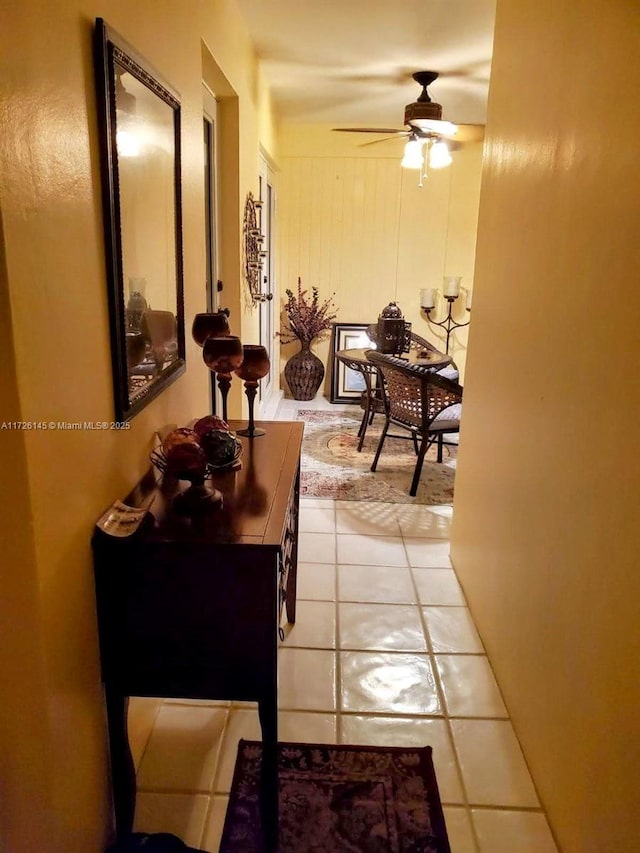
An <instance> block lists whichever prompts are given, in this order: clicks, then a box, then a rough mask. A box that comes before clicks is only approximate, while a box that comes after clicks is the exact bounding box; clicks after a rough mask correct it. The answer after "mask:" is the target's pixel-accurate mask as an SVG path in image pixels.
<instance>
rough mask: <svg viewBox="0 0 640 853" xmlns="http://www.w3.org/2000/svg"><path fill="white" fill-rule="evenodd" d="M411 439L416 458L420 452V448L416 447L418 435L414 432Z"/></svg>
mask: <svg viewBox="0 0 640 853" xmlns="http://www.w3.org/2000/svg"><path fill="white" fill-rule="evenodd" d="M411 438H412V439H413V449H414V450H415V452H416V456H417V455H418V453H419V452H420V448H419V447H418V435H417V433H416V432H412V433H411Z"/></svg>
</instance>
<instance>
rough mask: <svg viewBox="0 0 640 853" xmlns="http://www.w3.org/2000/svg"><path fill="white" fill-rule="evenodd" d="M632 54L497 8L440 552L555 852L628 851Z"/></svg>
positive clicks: (638, 588)
mask: <svg viewBox="0 0 640 853" xmlns="http://www.w3.org/2000/svg"><path fill="white" fill-rule="evenodd" d="M639 52H640V9H639V8H638V6H637V4H634V3H631V2H625V0H613V2H609V3H602V2H599V0H583V2H581V3H575V2H572V0H542V2H541V0H521V2H519V3H511V2H509V0H498V9H497V19H496V34H495V50H494V60H493V68H492V82H491V91H490V100H489V115H488V123H487V139H486V145H485V170H484V174H483V181H482V188H481V200H480V214H479V226H478V249H477V260H476V270H475V294H474V323H473V326H472V327H471V331H470V339H469V353H468V360H467V381H466V386H465V405H464V413H463V421H462V433H461V439H460V456H459V467H458V473H457V479H456V496H455V512H454V525H453V534H452V556H453V560H454V563H455V568H456V571H457V572H458V574H459V577H460V579H461V582H462V584H463V586H464V589H465V593H466V595H467V597H468V600H469V604H470V607H471V610H472V613H473V616H474V619H475V621H476V624H477V625H478V627H479V630H480V632H481V635H482V638H483V640H484V643H485V645H486V648H487V651H488V654H489V657H490V659H491V661H492V663H493V666H494V669H495V672H496V675H497V678H498V681H499V683H500V686H501V688H502V690H503V693H504V697H505V701H506V703H507V706H508V708H509V711H510V713H511V716H512V719H513V723H514V725H515V728H516V730H517V733H518V736H519V739H520V742H521V744H522V746H523V749H524V752H525V755H526V758H527V760H528V762H529V765H530V768H531V771H532V774H533V777H534V780H535V782H536V784H537V787H538V791H539V794H540V797H541V799H542V802H543V805H544V807H545V809H546V810H547V814H548V816H549V820H550V822H551V824H552V827H553V830H554V832H555V834H556V837H557V839H558V842H559V845H560V847H561V849H562V850H563V851H564V853H618V851H623V850H624V851H631V850H638V849H639V848H638V844H639V841H638V813H639V810H640V786H639V785H638V772H637V768H638V758H639V754H638V722H637V721H638V707H640V682H639V681H638V678H637V673H638V666H639V663H640V636H639V625H640V607H639V602H640V574H639V572H638V553H639V551H640V532H639V527H638V519H637V511H638V506H639V505H640V448H639V446H638V444H639V440H638V436H639V433H638V429H637V423H638V419H639V417H640V384H639V383H638V382H637V381H636V379H635V375H634V374H635V370H636V367H637V363H638V359H637V353H638V344H639V332H638V319H639V318H640V290H639V289H638V287H637V282H638V279H639V273H640V242H639V241H638V233H637V228H638V199H639V198H640V170H638V165H637V153H636V146H635V144H634V143H633V140H635V139H636V138H637V136H638V132H639V131H640V110H639V98H638V91H639V90H640V65H639V64H638V55H639ZM541 60H542V61H541Z"/></svg>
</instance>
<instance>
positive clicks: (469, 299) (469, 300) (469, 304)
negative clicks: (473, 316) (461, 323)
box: [466, 290, 472, 311]
mask: <svg viewBox="0 0 640 853" xmlns="http://www.w3.org/2000/svg"><path fill="white" fill-rule="evenodd" d="M471 297H472V291H471V290H467V301H466V308H467V311H471Z"/></svg>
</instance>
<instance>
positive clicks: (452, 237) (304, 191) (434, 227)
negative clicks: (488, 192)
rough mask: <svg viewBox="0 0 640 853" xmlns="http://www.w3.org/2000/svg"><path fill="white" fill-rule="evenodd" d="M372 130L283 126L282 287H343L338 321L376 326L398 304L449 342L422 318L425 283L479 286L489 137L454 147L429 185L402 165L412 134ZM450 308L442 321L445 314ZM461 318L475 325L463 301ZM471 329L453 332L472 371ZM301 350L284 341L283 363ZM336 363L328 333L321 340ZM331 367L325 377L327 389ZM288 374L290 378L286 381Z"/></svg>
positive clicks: (454, 348) (423, 330) (338, 293)
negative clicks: (389, 137) (383, 135)
mask: <svg viewBox="0 0 640 853" xmlns="http://www.w3.org/2000/svg"><path fill="white" fill-rule="evenodd" d="M371 138H373V139H375V138H376V137H371ZM363 141H367V142H368V141H370V137H369V136H368V135H365V134H346V133H332V132H331V128H330V127H329V126H327V125H297V124H283V126H282V128H281V136H280V153H281V156H280V165H281V167H282V172H281V175H280V182H279V187H280V196H279V200H280V203H279V207H278V216H279V219H278V229H279V247H280V263H279V281H280V289H281V293H282V294H283V293H284V290H285V288H287V287H290V288H292V289H293V290H294V291H295V289H296V282H297V279H298V276H301V277H302V283H303V286H304V287H307V288H311V287H312V286H314V285H316V286H318V288H319V289H320V295H321V297H323V298H324V297H327V296H330V295H331V294H333V293H335V304H336V305H337V307H338V318H337V319H338V321H339V322H343V323H372V322H375V321H376V320H377V318H378V315H379V314H380V311H381V310H382V309H383V308H384V307H385V306H386V305H387V304H388V303H389V302H390V301H391V300H395V301H397V302H398V304H399V305H400V307H401V309H402V311H403V314H404V316H405V318H406V319H407V320H410V321H411V323H412V328H413V331H415V332H417V334H419V335H422V336H423V337H426V338H428V339H430V340H431V341H432V342H433V343H435V344H436V345H439V346H440V348H441V349H444V343H443V335H442V334H441V331H440V330H439V329H438V330H434V329H433V327H430V326H429V325H428V324H427V322H426V317H425V316H424V315H423V316H420V310H419V306H420V289H421V288H423V287H436V288H438V289H439V290H440V291H441V290H442V278H443V276H444V275H461V276H462V277H463V281H462V285H463V286H466V287H468V288H469V289H470V290H472V289H473V264H474V254H475V235H476V220H477V211H478V198H479V191H480V174H481V164H482V143H480V142H470V143H467V144H466V145H465V146H464V147H463V148H461V149H460V150H459V151H457V152H455V154H454V162H453V165H452V166H451V167H449V168H447V169H441V170H437V171H436V170H434V171H432V172H431V175H430V177H429V178H428V180H427V181H426V182H425V184H424V186H423V188H422V189H420V188H419V187H418V174H417V172H415V171H410V170H407V169H402V168H400V160H401V157H402V150H403V142H404V140H393V141H391V142H384V143H381V144H379V145H368V146H365V147H361V143H362V142H363ZM443 316H444V311H443V308H442V305H440V308H439V310H438V311H437V312H436V319H438V320H439V319H442V317H443ZM454 317H455V318H456V319H457V320H458V321H459V322H466V320H467V319H468V314H467V312H466V310H465V305H464V298H463V299H459V300H458V301H457V302H456V303H455V307H454ZM466 336H467V330H466V329H463V330H460V331H459V332H458V333H456V335H455V336H454V338H453V339H452V344H451V347H450V352H451V353H452V354H453V356H454V358H455V360H456V361H457V363H458V365H459V367H460V368H461V374H462V376H463V378H464V362H465V353H466ZM296 349H297V345H296V344H291V345H288V346H285V347H283V348H282V357H283V358H282V361H283V363H284V362H285V361H286V358H287V357H289V356H290V355H292V354H293V353H294V352H295V351H296ZM314 351H315V352H316V353H317V354H318V355H319V356H320V358H322V360H323V361H324V363H325V365H327V364H328V352H329V343H328V340H326V341H324V342H321V343H319V344H316V345H314ZM329 375H330V367H327V380H326V382H325V389H326V393H328V387H329V385H328V383H329ZM283 381H284V380H283Z"/></svg>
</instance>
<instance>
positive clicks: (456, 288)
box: [420, 276, 471, 355]
mask: <svg viewBox="0 0 640 853" xmlns="http://www.w3.org/2000/svg"><path fill="white" fill-rule="evenodd" d="M460 281H461V276H445V279H444V287H443V291H442V293H443V296H444V298H445V299H446V300H447V302H448V303H449V306H448V309H447V316H446V317H445V318H444V319H443V320H433V319H432V317H431V311H433V310H434V308H435V297H436V294H437V291H436V290H435V289H434V288H430V287H427V288H424V289H423V290H422V291H421V292H420V303H421V305H420V307H421V309H422V310H423V311H426V313H427V322H429V323H431V324H432V325H433V326H440V327H441V328H442V329H444V330H445V332H446V336H447V337H446V347H445V352H446V353H447V355H448V354H449V339H450V338H451V335H452V333H453V332H454V331H455V330H456V329H462V328H463V327H464V326H468V325H469V323H470V322H471V320H467V322H466V323H458V321H457V320H454V319H453V317H452V312H453V303H454V302H455V301H456V299H457V298H458V296H459V295H460ZM466 307H467V311H469V312H471V303H470V302H469V298H468V297H467V306H466Z"/></svg>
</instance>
